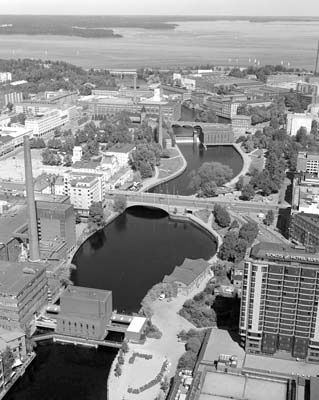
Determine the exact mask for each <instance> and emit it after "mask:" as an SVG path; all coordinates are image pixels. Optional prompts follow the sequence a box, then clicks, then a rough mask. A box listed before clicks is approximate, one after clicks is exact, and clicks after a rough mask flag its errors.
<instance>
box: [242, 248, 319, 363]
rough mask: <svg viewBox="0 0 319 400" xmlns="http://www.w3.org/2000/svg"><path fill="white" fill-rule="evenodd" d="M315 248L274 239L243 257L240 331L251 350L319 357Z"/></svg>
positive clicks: (318, 260)
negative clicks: (307, 249)
mask: <svg viewBox="0 0 319 400" xmlns="http://www.w3.org/2000/svg"><path fill="white" fill-rule="evenodd" d="M318 299H319V253H308V252H306V251H305V250H303V249H300V248H296V247H289V246H285V245H281V244H275V243H260V244H258V245H256V246H254V247H253V248H252V250H251V254H250V255H249V256H247V257H246V258H245V263H244V279H243V290H242V301H241V313H240V326H239V327H240V335H241V338H242V341H243V344H244V345H245V349H246V351H247V352H250V353H266V354H271V355H274V354H276V353H279V354H280V353H282V354H284V355H285V356H287V355H288V356H292V357H294V358H300V359H304V360H306V361H309V362H319V313H318Z"/></svg>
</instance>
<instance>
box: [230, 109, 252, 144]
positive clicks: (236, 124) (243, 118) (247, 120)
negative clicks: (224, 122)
mask: <svg viewBox="0 0 319 400" xmlns="http://www.w3.org/2000/svg"><path fill="white" fill-rule="evenodd" d="M231 125H232V128H233V132H234V136H235V139H238V138H239V137H240V136H242V135H245V133H246V132H248V131H249V128H250V127H251V117H249V116H247V115H235V116H234V117H233V118H232V120H231Z"/></svg>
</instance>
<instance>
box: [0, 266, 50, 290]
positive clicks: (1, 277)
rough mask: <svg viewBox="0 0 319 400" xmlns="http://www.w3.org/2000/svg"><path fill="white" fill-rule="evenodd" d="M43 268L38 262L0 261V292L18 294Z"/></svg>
mask: <svg viewBox="0 0 319 400" xmlns="http://www.w3.org/2000/svg"><path fill="white" fill-rule="evenodd" d="M43 270H45V267H44V266H43V265H41V264H40V263H30V262H20V263H19V262H9V261H0V293H1V294H6V295H13V296H15V295H18V294H19V293H20V292H21V290H23V289H24V288H25V287H26V286H27V285H28V284H29V283H30V282H31V281H32V280H33V279H34V277H35V274H37V273H38V272H40V271H43Z"/></svg>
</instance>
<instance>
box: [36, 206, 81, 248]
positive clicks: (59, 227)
mask: <svg viewBox="0 0 319 400" xmlns="http://www.w3.org/2000/svg"><path fill="white" fill-rule="evenodd" d="M36 210H37V221H38V236H39V240H40V241H50V242H51V241H57V240H63V241H65V242H66V244H67V249H68V252H70V251H72V250H73V249H74V248H75V244H76V233H75V214H74V207H73V205H72V204H67V203H53V202H48V201H37V202H36Z"/></svg>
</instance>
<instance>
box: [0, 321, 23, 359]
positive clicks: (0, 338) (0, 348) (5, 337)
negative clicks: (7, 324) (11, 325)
mask: <svg viewBox="0 0 319 400" xmlns="http://www.w3.org/2000/svg"><path fill="white" fill-rule="evenodd" d="M7 347H9V349H10V350H11V351H12V353H13V356H14V358H15V361H17V362H20V364H21V360H24V359H25V358H26V356H27V349H26V343H25V333H24V332H22V331H21V330H14V331H8V330H7V329H3V328H0V354H1V353H3V352H4V350H5V349H6V348H7ZM0 363H1V362H0Z"/></svg>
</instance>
